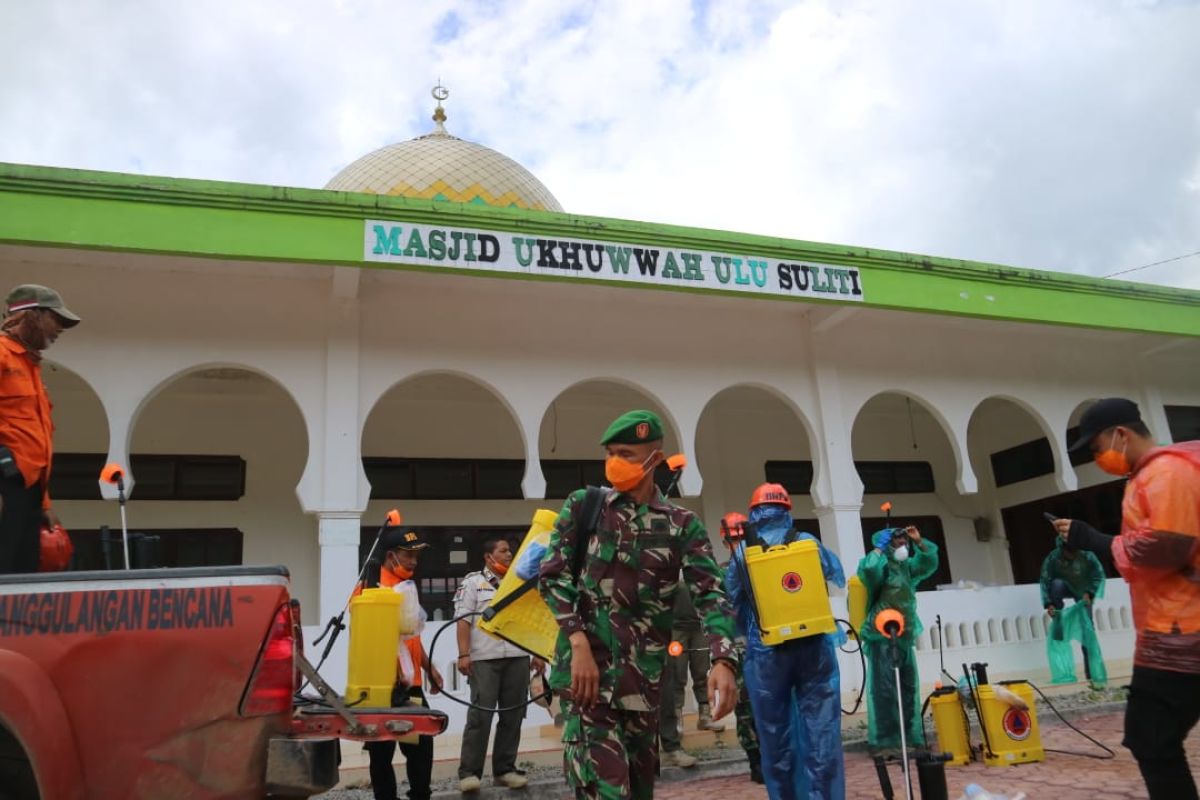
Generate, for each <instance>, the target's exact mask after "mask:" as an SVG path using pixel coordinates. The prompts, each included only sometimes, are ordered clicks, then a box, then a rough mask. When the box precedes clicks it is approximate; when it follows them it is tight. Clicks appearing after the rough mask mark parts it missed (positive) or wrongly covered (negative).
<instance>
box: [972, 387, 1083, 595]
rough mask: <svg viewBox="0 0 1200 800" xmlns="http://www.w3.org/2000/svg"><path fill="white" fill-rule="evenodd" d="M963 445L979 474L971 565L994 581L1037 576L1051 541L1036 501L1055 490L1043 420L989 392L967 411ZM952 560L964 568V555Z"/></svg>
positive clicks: (1032, 579) (1022, 405)
mask: <svg viewBox="0 0 1200 800" xmlns="http://www.w3.org/2000/svg"><path fill="white" fill-rule="evenodd" d="M967 451H968V453H969V455H970V459H971V466H972V469H973V470H974V472H975V474H976V476H977V477H978V478H979V494H978V495H977V496H976V497H975V498H974V508H973V512H972V513H973V514H975V515H976V516H975V521H974V523H975V529H976V539H977V541H978V542H979V544H978V546H977V547H975V548H972V549H971V551H970V555H971V557H972V558H973V559H974V560H976V562H977V564H976V565H975V567H974V569H975V570H976V571H977V574H988V571H990V575H989V577H990V578H991V579H992V580H994V581H995V582H997V583H1008V582H1009V580H1010V574H1011V576H1012V580H1013V581H1014V582H1015V583H1032V582H1036V581H1037V580H1038V576H1039V575H1040V572H1041V567H1042V560H1043V559H1044V558H1045V557H1046V555H1047V554H1048V553H1049V552H1050V550H1051V549H1053V547H1054V536H1053V531H1052V530H1051V529H1050V527H1049V526H1048V524H1047V523H1046V521H1045V519H1043V518H1042V511H1041V510H1039V509H1041V508H1042V506H1041V503H1040V501H1041V500H1042V499H1043V498H1045V497H1048V496H1053V495H1056V494H1058V493H1059V490H1058V483H1057V480H1056V476H1055V473H1056V469H1055V462H1054V452H1053V449H1052V447H1051V444H1050V439H1049V437H1048V429H1047V427H1046V424H1045V422H1044V420H1043V419H1042V418H1041V416H1040V415H1039V414H1038V413H1037V412H1036V410H1035V409H1033V408H1031V407H1030V406H1028V405H1027V404H1025V403H1023V402H1020V401H1018V400H1015V399H1012V398H1007V397H989V398H987V399H986V400H984V401H983V402H981V403H980V404H979V405H978V406H976V407H975V410H974V412H973V413H972V414H971V419H970V421H969V423H968V425H967ZM1006 539H1007V544H1008V547H1007V548H1005V547H1004V546H1003V545H1004V542H1005V540H1006ZM956 565H957V566H959V568H960V569H962V568H963V562H962V560H959V561H957V562H956Z"/></svg>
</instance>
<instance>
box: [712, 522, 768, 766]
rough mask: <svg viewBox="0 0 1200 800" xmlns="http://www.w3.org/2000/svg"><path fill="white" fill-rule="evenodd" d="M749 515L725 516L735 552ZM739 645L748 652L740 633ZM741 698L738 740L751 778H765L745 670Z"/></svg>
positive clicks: (724, 535)
mask: <svg viewBox="0 0 1200 800" xmlns="http://www.w3.org/2000/svg"><path fill="white" fill-rule="evenodd" d="M746 521H747V520H746V515H745V514H739V513H738V512H736V511H732V512H730V513H728V514H726V515H725V516H724V517H722V518H721V541H723V542H724V543H725V546H726V547H727V548H729V550H730V552H732V551H733V550H734V549H735V548H737V546H738V542H740V541H742V540H743V539H745V537H746V529H745V524H746ZM727 567H728V564H723V565H722V566H721V568H722V569H726V568H727ZM735 641H736V642H737V645H738V652H739V653H744V652H745V649H746V640H745V639H744V638H743V637H741V636H739V637H737V639H736V640H735ZM737 688H738V701H737V706H736V707H735V708H734V709H733V714H734V717H735V718H736V719H737V740H738V744H740V745H741V746H742V749H743V750H745V751H746V760H747V761H748V762H749V763H750V780H752V781H754V782H755V783H762V782H763V774H762V754H761V753H760V752H759V749H758V730H757V729H756V728H755V726H754V712H753V710H751V707H750V692H749V691H747V690H746V681H745V680H744V679H743V677H742V672H741V670H738V679H737Z"/></svg>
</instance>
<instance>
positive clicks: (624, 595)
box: [538, 489, 736, 711]
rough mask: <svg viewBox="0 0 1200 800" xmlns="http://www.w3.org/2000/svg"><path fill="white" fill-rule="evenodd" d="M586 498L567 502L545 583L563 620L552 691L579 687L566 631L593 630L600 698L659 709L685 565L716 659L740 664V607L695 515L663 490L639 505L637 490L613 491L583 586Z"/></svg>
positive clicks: (545, 593)
mask: <svg viewBox="0 0 1200 800" xmlns="http://www.w3.org/2000/svg"><path fill="white" fill-rule="evenodd" d="M583 497H584V491H583V490H582V489H581V490H579V491H577V492H575V493H574V494H572V495H571V496H570V497H568V498H567V502H566V503H565V504H564V505H563V509H562V512H561V513H560V514H559V515H558V520H557V521H556V522H555V524H554V530H553V532H552V533H551V534H550V545H549V549H548V551H547V553H546V557H545V559H544V560H543V561H542V566H541V572H540V578H539V581H538V589H539V591H540V592H541V595H542V598H543V599H544V600H545V601H546V605H548V606H549V607H550V611H551V612H552V613H553V614H554V616H555V618H556V619H557V620H558V625H559V635H558V642H557V645H556V648H555V659H554V668H553V669H552V671H551V673H550V685H551V687H552V688H554V689H556V690H559V691H561V690H564V689H567V688H569V687H570V685H571V645H570V642H569V641H568V638H567V637H569V636H570V635H571V634H572V633H574V632H575V631H585V632H586V633H587V636H588V641H589V642H590V643H591V647H592V655H593V656H594V657H595V659H596V666H597V667H598V669H599V670H600V702H602V703H608V704H610V705H611V706H612V707H613V708H617V709H622V710H625V711H652V710H655V709H657V708H658V707H659V685H660V681H661V678H662V671H663V666H664V665H665V663H666V649H667V645H668V644H669V643H670V638H671V623H672V619H673V617H674V605H675V597H674V595H675V588H676V586H677V585H678V584H679V582H680V569H681V568H682V570H683V580H684V583H685V585H686V587H687V588H688V589H689V590H690V591H691V594H692V598H693V600H694V602H695V605H696V608H697V610H698V611H699V614H700V617H701V620H702V625H703V628H704V630H705V632H706V633H707V635H708V645H709V650H710V653H711V655H712V657H713V659H718V658H721V659H726V660H728V661H729V662H731V663H732V664H736V653H735V650H734V645H733V611H732V608H731V606H730V605H729V602H728V600H727V599H726V597H725V591H724V589H723V588H722V587H721V573H720V571H719V570H718V568H717V564H716V561H715V560H714V559H713V553H712V546H711V545H710V544H709V541H708V534H707V533H706V532H705V530H704V526H703V525H701V524H700V521H699V520H698V519H697V518H696V515H695V514H693V513H692V512H691V511H688V510H687V509H685V508H680V507H678V506H675V505H672V504H671V503H670V502H669V501H667V500H666V499H665V498H663V497H662V495H661V494H658V495H656V497H655V498H654V499H653V500H651V501H650V502H649V503H646V504H645V505H641V506H637V505H635V504H634V501H633V498H632V497H630V496H629V495H627V494H623V493H620V492H613V493H611V494H610V495H609V497H608V499H607V500H606V502H605V504H604V507H603V509H602V510H601V513H600V521H599V523H598V524H597V525H596V530H595V532H594V533H593V534H592V537H591V539H590V540H589V542H588V552H587V556H586V558H585V559H584V563H583V569H582V571H581V573H580V576H579V584H578V585H576V583H575V579H574V576H573V575H572V574H571V562H572V555H573V553H574V551H575V543H576V526H577V522H578V517H579V516H580V514H581V511H582V506H583Z"/></svg>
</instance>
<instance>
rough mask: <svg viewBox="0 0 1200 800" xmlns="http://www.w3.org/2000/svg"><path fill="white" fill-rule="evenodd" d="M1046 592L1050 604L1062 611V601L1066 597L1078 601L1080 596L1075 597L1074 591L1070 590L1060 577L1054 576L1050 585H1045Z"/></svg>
mask: <svg viewBox="0 0 1200 800" xmlns="http://www.w3.org/2000/svg"><path fill="white" fill-rule="evenodd" d="M1046 594H1048V595H1050V605H1052V606H1054V607H1055V608H1057V609H1058V610H1059V611H1062V608H1063V602H1064V601H1066V600H1067V599H1068V598H1070V599H1071V600H1075V601H1076V602H1078V601H1079V600H1082V599H1083V598H1081V597H1076V596H1075V592H1073V591H1071V587H1070V586H1068V585H1067V582H1066V581H1064V580H1063V579H1062V578H1055V579H1054V580H1052V581H1050V585H1049V586H1048V587H1046Z"/></svg>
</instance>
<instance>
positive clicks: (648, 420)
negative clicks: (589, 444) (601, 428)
mask: <svg viewBox="0 0 1200 800" xmlns="http://www.w3.org/2000/svg"><path fill="white" fill-rule="evenodd" d="M661 438H663V424H662V420H661V419H659V418H658V414H655V413H654V412H653V411H627V412H625V413H624V414H622V415H621V416H619V417H617V418H616V419H615V420H613V423H612V425H609V426H608V430H606V431H605V432H604V436H602V437H601V438H600V444H602V445H605V444H643V443H644V442H656V441H658V440H659V439H661Z"/></svg>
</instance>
